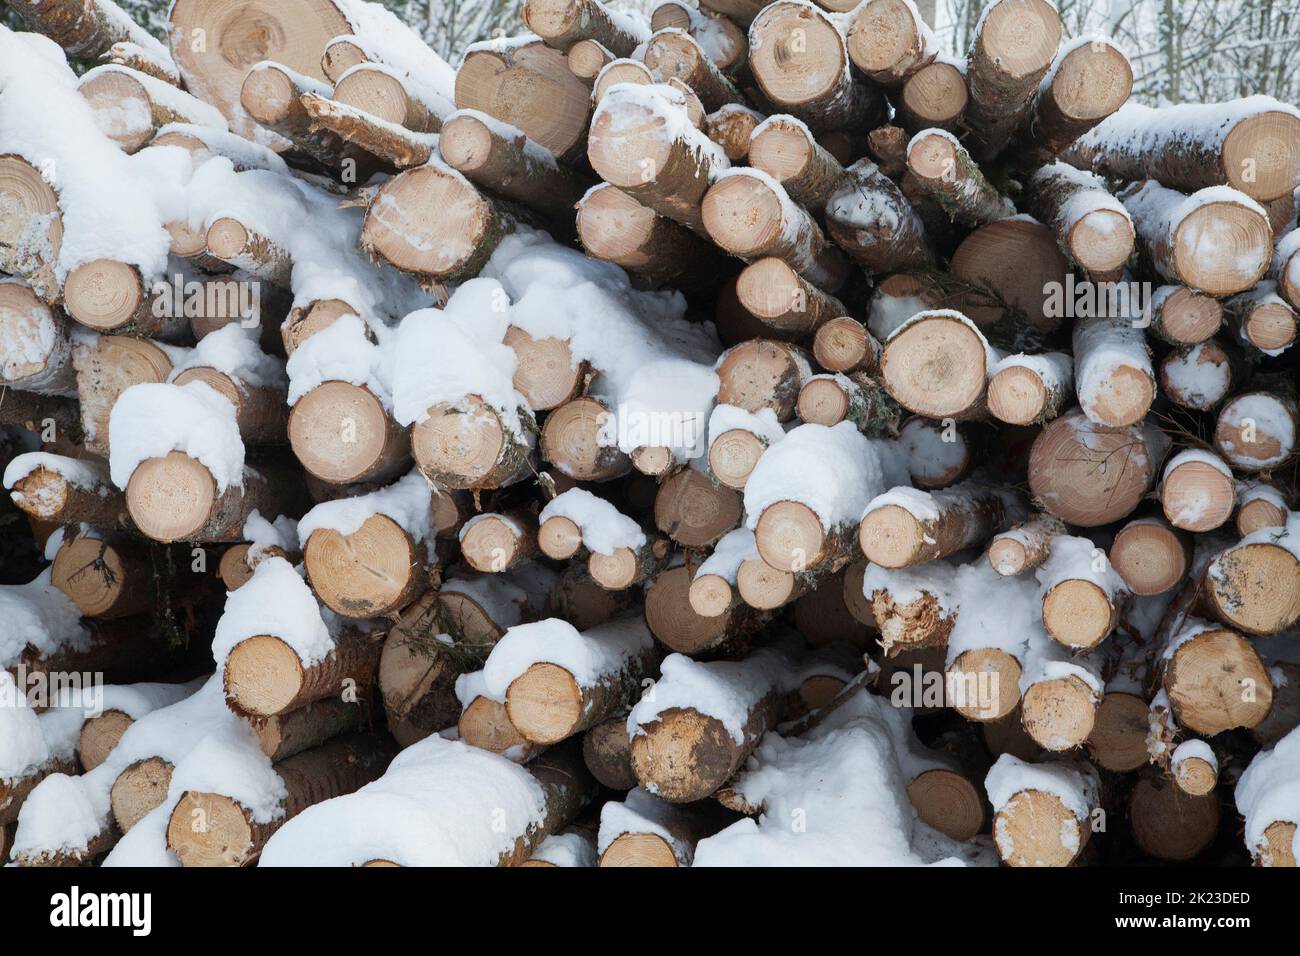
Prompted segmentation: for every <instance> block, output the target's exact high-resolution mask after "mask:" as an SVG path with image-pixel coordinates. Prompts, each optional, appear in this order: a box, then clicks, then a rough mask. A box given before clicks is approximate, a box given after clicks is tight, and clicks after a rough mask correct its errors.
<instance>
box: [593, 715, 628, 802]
mask: <svg viewBox="0 0 1300 956" xmlns="http://www.w3.org/2000/svg"><path fill="white" fill-rule="evenodd" d="M582 758H583V762H584V763H586V765H587V770H589V771H590V772H591V775H592V776H593V777H595V778H596V782H597V783H599V784H600V785H601V786H602V787H608V788H609V789H610V790H630V789H632V788H633V787H635V786H636V773H635V771H633V769H632V742H631V741H630V740H629V739H628V736H627V715H626V714H618V715H616V716H614V717H609V718H607V719H605V720H603V721H602V722H600V723H598V724H596V725H595V726H593V727H591V728H590V729H589V730H588V731H587V732H586V733H585V734H583V735H582Z"/></svg>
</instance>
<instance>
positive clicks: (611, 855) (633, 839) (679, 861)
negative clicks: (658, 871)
mask: <svg viewBox="0 0 1300 956" xmlns="http://www.w3.org/2000/svg"><path fill="white" fill-rule="evenodd" d="M728 819H730V818H729V817H726V816H725V814H724V813H723V812H722V811H721V810H720V808H718V807H716V805H710V804H708V803H701V804H698V805H694V806H678V805H676V804H672V803H668V802H667V801H665V800H660V799H659V798H658V797H654V796H651V795H650V794H649V793H647V792H646V791H644V790H642V789H640V788H636V789H633V790H632V791H631V792H629V793H628V794H627V796H626V797H625V798H624V799H622V800H610V801H609V802H608V803H606V804H605V805H604V806H603V807H601V808H600V830H599V833H598V836H597V843H596V849H597V852H598V853H599V854H600V864H599V865H600V866H602V867H605V866H609V867H626V866H643V867H678V866H683V867H684V866H690V865H691V860H692V859H693V858H694V857H695V845H696V844H697V843H699V841H700V840H703V839H705V838H706V837H709V836H712V835H713V834H714V833H716V832H717V831H718V830H720V829H721V828H722V826H723V824H724V823H725V822H726V821H727V820H728Z"/></svg>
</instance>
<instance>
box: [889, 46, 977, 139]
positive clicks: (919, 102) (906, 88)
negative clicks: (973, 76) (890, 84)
mask: <svg viewBox="0 0 1300 956" xmlns="http://www.w3.org/2000/svg"><path fill="white" fill-rule="evenodd" d="M969 103H970V94H969V93H968V92H967V91H966V64H965V62H964V61H952V60H946V59H943V58H940V59H937V60H935V61H934V62H932V63H928V64H927V65H925V66H923V67H921V68H920V69H919V70H917V71H916V72H915V73H913V74H912V75H911V76H909V77H908V78H907V80H906V81H905V82H904V83H903V88H902V90H901V91H900V92H899V94H898V116H897V117H896V120H895V121H896V122H898V123H901V124H902V126H903V127H904V128H905V129H906V130H907V131H908V132H910V133H919V132H920V131H921V130H925V129H943V130H947V131H948V132H950V133H951V132H957V131H958V130H959V129H960V127H961V125H962V117H963V116H965V114H966V107H967V106H968V105H969Z"/></svg>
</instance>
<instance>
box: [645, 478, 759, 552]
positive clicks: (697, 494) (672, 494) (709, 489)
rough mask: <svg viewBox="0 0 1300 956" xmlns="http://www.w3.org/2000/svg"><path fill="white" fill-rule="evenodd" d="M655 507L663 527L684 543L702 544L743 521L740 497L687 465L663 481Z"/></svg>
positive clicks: (672, 536) (659, 527)
mask: <svg viewBox="0 0 1300 956" xmlns="http://www.w3.org/2000/svg"><path fill="white" fill-rule="evenodd" d="M654 511H655V526H656V527H657V528H658V529H659V530H660V531H662V532H663V533H664V534H666V535H668V536H669V537H670V538H672V539H673V540H674V541H676V542H677V543H678V544H680V545H682V546H683V547H686V548H703V547H707V546H709V545H711V544H713V542H715V541H717V540H718V539H719V538H721V537H722V536H723V535H724V534H726V533H727V532H728V531H730V530H731V529H732V528H735V527H736V526H737V525H738V524H739V523H740V516H741V500H740V495H738V494H737V493H736V492H735V491H734V490H733V489H731V488H728V487H726V486H722V485H715V484H714V483H713V482H712V481H710V480H709V478H708V476H707V475H705V474H704V473H703V472H701V471H699V470H697V469H695V468H693V467H690V466H689V465H688V466H685V467H682V468H679V469H678V470H677V471H675V472H673V473H672V474H671V475H669V476H668V477H667V478H665V479H664V480H663V481H662V482H661V483H660V485H659V490H658V493H657V494H656V495H655V506H654Z"/></svg>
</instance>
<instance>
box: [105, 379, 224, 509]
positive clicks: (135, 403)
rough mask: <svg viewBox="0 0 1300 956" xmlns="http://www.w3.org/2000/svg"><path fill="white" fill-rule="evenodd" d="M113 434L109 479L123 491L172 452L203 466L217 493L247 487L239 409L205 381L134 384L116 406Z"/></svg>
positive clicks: (110, 425)
mask: <svg viewBox="0 0 1300 956" xmlns="http://www.w3.org/2000/svg"><path fill="white" fill-rule="evenodd" d="M108 435H109V448H110V449H111V451H110V454H109V460H108V467H109V474H110V475H111V476H112V478H113V484H115V485H117V487H119V488H121V489H122V490H124V491H125V490H126V485H127V482H129V481H130V480H131V475H132V474H133V473H134V472H135V470H136V468H137V467H139V465H140V463H141V462H143V461H145V460H147V459H149V458H162V457H164V456H166V455H167V454H168V453H170V452H173V451H179V452H183V453H184V454H185V455H187V456H189V457H190V458H193V459H195V460H197V461H199V462H201V463H202V464H203V465H204V467H206V468H207V469H208V471H209V472H210V473H211V474H212V479H213V481H215V482H216V484H217V493H218V494H221V493H222V492H224V491H225V490H226V489H227V488H229V487H231V486H232V485H233V486H235V487H241V486H242V485H243V483H244V442H243V439H241V438H240V435H239V424H238V422H237V421H236V418H235V406H234V405H232V404H231V403H230V401H229V399H227V398H225V397H224V396H223V395H221V394H220V393H218V392H217V391H216V390H215V389H213V388H212V387H211V386H209V385H207V384H205V383H203V382H188V383H187V384H185V385H170V384H166V383H155V382H147V383H143V384H140V385H132V386H131V387H130V388H128V389H127V390H126V391H124V392H123V393H122V394H121V395H120V396H119V397H118V399H117V402H116V404H114V405H113V411H112V414H110V415H109V419H108Z"/></svg>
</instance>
